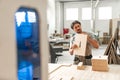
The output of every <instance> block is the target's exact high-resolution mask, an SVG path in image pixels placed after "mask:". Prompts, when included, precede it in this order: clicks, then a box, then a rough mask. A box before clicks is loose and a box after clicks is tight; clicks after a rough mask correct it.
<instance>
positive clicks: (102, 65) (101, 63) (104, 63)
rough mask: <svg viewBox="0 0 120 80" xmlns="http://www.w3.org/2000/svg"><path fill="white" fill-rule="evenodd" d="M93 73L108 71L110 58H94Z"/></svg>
mask: <svg viewBox="0 0 120 80" xmlns="http://www.w3.org/2000/svg"><path fill="white" fill-rule="evenodd" d="M92 70H93V71H108V70H109V68H108V56H94V57H93V58H92Z"/></svg>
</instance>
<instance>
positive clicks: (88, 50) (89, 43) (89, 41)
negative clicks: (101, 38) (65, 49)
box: [69, 21, 99, 65]
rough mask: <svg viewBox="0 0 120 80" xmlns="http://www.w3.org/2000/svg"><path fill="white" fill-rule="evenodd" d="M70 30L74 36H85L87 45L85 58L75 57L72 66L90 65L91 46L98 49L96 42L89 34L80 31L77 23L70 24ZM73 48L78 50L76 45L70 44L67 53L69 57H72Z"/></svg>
mask: <svg viewBox="0 0 120 80" xmlns="http://www.w3.org/2000/svg"><path fill="white" fill-rule="evenodd" d="M71 28H72V29H73V31H74V32H75V33H76V34H85V35H87V44H86V52H85V56H79V55H75V58H74V64H78V63H79V62H83V64H84V65H91V58H92V50H91V49H92V46H93V47H94V48H99V44H98V42H97V41H96V40H95V39H94V38H92V36H91V35H90V34H88V33H86V32H83V31H82V28H81V23H80V22H79V21H74V22H72V24H71ZM75 48H78V46H77V45H76V44H72V45H71V44H70V49H69V52H70V54H71V55H73V52H74V49H75Z"/></svg>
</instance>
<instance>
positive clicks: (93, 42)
mask: <svg viewBox="0 0 120 80" xmlns="http://www.w3.org/2000/svg"><path fill="white" fill-rule="evenodd" d="M87 40H88V42H89V43H90V44H91V45H92V46H93V47H94V48H97V49H98V48H99V44H98V42H97V40H95V39H93V38H91V37H90V36H89V35H88V37H87Z"/></svg>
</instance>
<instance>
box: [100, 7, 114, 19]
mask: <svg viewBox="0 0 120 80" xmlns="http://www.w3.org/2000/svg"><path fill="white" fill-rule="evenodd" d="M98 18H99V19H102V20H107V19H112V7H100V8H99V11H98Z"/></svg>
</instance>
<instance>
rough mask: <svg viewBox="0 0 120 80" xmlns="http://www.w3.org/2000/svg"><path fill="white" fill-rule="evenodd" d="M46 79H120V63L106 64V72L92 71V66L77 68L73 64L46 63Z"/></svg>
mask: <svg viewBox="0 0 120 80" xmlns="http://www.w3.org/2000/svg"><path fill="white" fill-rule="evenodd" d="M48 66H49V69H48V70H49V71H48V72H49V73H48V76H49V79H48V80H120V65H114V64H113V65H108V67H109V70H108V71H107V72H102V71H92V66H85V69H84V70H77V65H73V64H48Z"/></svg>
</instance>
